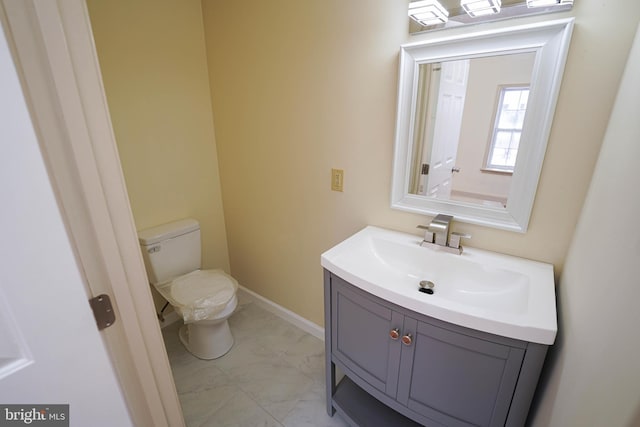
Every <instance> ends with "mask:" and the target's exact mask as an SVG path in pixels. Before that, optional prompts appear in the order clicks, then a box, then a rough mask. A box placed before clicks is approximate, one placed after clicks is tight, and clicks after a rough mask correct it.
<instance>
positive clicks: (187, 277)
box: [138, 219, 238, 359]
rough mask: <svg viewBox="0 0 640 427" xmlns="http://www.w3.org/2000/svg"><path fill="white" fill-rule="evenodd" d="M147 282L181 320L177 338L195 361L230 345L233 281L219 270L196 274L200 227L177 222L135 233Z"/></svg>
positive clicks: (219, 353) (193, 222)
mask: <svg viewBox="0 0 640 427" xmlns="http://www.w3.org/2000/svg"><path fill="white" fill-rule="evenodd" d="M138 240H139V241H140V247H141V248H142V256H143V258H144V264H145V267H146V270H147V274H148V276H149V282H150V283H151V285H153V287H154V288H155V289H156V290H157V291H158V292H159V293H160V295H162V296H163V297H164V298H165V299H166V300H167V301H168V302H169V303H170V304H171V305H172V306H173V308H174V310H175V311H176V312H177V313H178V315H180V316H182V318H183V320H184V323H185V324H184V326H182V327H181V328H180V331H179V333H178V335H179V338H180V341H181V342H182V344H183V345H184V346H185V348H186V349H187V350H188V351H189V352H190V353H191V354H193V355H194V356H196V357H198V358H200V359H216V358H218V357H220V356H223V355H224V354H226V353H227V352H228V351H229V350H231V347H232V346H233V335H231V329H230V328H229V323H228V321H227V319H228V318H229V316H231V314H232V313H233V312H234V310H235V309H236V307H237V305H238V299H237V297H236V291H237V289H238V282H237V281H236V280H235V279H234V278H233V277H231V276H229V275H228V274H226V273H225V272H224V271H222V270H201V269H200V267H201V264H200V262H201V261H200V259H201V255H200V224H199V223H198V221H196V220H194V219H183V220H179V221H174V222H171V223H168V224H163V225H159V226H157V227H152V228H148V229H145V230H141V231H139V232H138Z"/></svg>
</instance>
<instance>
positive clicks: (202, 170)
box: [87, 0, 229, 271]
mask: <svg viewBox="0 0 640 427" xmlns="http://www.w3.org/2000/svg"><path fill="white" fill-rule="evenodd" d="M87 3H88V6H89V12H90V15H91V22H92V26H93V32H94V37H95V42H96V47H97V51H98V57H99V60H100V68H101V70H102V77H103V80H104V86H105V91H106V94H107V100H108V103H109V111H110V113H111V119H112V122H113V128H114V131H115V135H116V140H117V144H118V150H119V152H120V158H121V161H122V166H123V169H124V175H125V179H126V183H127V189H128V192H129V197H130V200H131V207H132V209H133V215H134V218H135V222H136V226H137V228H138V229H143V228H147V227H152V226H155V225H158V224H162V223H165V222H169V221H172V220H176V219H181V218H185V217H193V218H196V219H197V220H198V221H200V224H201V228H202V242H203V265H204V266H206V267H220V268H223V269H225V270H227V271H229V259H228V251H227V241H226V232H225V228H224V215H223V211H222V197H221V189H220V179H219V176H218V175H219V174H218V159H217V153H216V145H215V137H214V128H213V118H212V113H211V100H210V96H209V81H208V75H207V63H206V56H205V55H206V54H205V47H204V31H203V27H202V8H201V5H200V1H198V0H188V1H187V0H161V1H159V0H142V1H141V0H136V1H129V0H109V1H102V0H88V2H87Z"/></svg>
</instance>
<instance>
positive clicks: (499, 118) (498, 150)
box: [407, 52, 536, 208]
mask: <svg viewBox="0 0 640 427" xmlns="http://www.w3.org/2000/svg"><path fill="white" fill-rule="evenodd" d="M535 56H536V53H535V52H524V53H515V54H504V55H493V56H487V57H477V58H471V59H461V60H455V61H443V62H434V63H423V64H420V66H419V75H418V91H417V98H416V108H415V117H414V123H415V132H414V135H413V137H414V141H413V144H412V148H413V150H412V157H411V175H410V180H409V182H408V185H409V188H408V189H407V190H408V193H409V194H415V195H421V196H427V197H430V198H436V199H439V200H455V201H460V202H465V203H471V204H478V205H482V206H487V207H493V208H504V207H505V206H506V204H507V198H508V195H509V191H510V187H511V180H512V176H513V173H514V170H515V167H516V164H517V154H518V146H519V141H520V135H521V133H522V128H523V125H524V120H525V117H526V106H527V101H528V94H529V85H530V83H531V74H532V71H533V66H534V62H535Z"/></svg>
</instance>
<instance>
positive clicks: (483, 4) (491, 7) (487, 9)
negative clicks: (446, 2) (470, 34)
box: [460, 0, 502, 18]
mask: <svg viewBox="0 0 640 427" xmlns="http://www.w3.org/2000/svg"><path fill="white" fill-rule="evenodd" d="M460 6H462V8H463V9H464V11H465V12H467V15H469V16H470V17H472V18H475V17H476V16H485V15H493V14H494V13H500V6H502V2H501V0H461V1H460Z"/></svg>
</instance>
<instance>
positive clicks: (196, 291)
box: [157, 270, 238, 323]
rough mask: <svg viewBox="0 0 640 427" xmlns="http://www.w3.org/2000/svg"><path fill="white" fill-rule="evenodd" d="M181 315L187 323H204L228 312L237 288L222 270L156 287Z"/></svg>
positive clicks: (179, 279)
mask: <svg viewBox="0 0 640 427" xmlns="http://www.w3.org/2000/svg"><path fill="white" fill-rule="evenodd" d="M157 289H158V291H159V292H160V294H161V295H162V296H163V297H165V298H166V299H167V301H169V302H170V303H171V305H172V306H174V307H175V308H176V309H177V310H176V311H178V312H180V313H181V314H182V316H183V318H184V321H185V323H190V322H196V321H199V320H205V319H207V318H211V317H212V316H214V315H216V314H218V313H219V312H221V311H222V310H224V309H225V307H226V306H227V304H228V303H229V302H230V301H231V300H232V299H233V297H234V296H235V293H236V290H237V289H238V283H237V282H236V280H235V279H234V278H233V277H231V276H229V275H228V274H226V273H225V272H224V271H222V270H195V271H192V272H191V273H188V274H185V275H184V276H180V277H177V278H175V279H173V280H171V281H169V282H167V283H164V284H162V285H161V286H158V287H157Z"/></svg>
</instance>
